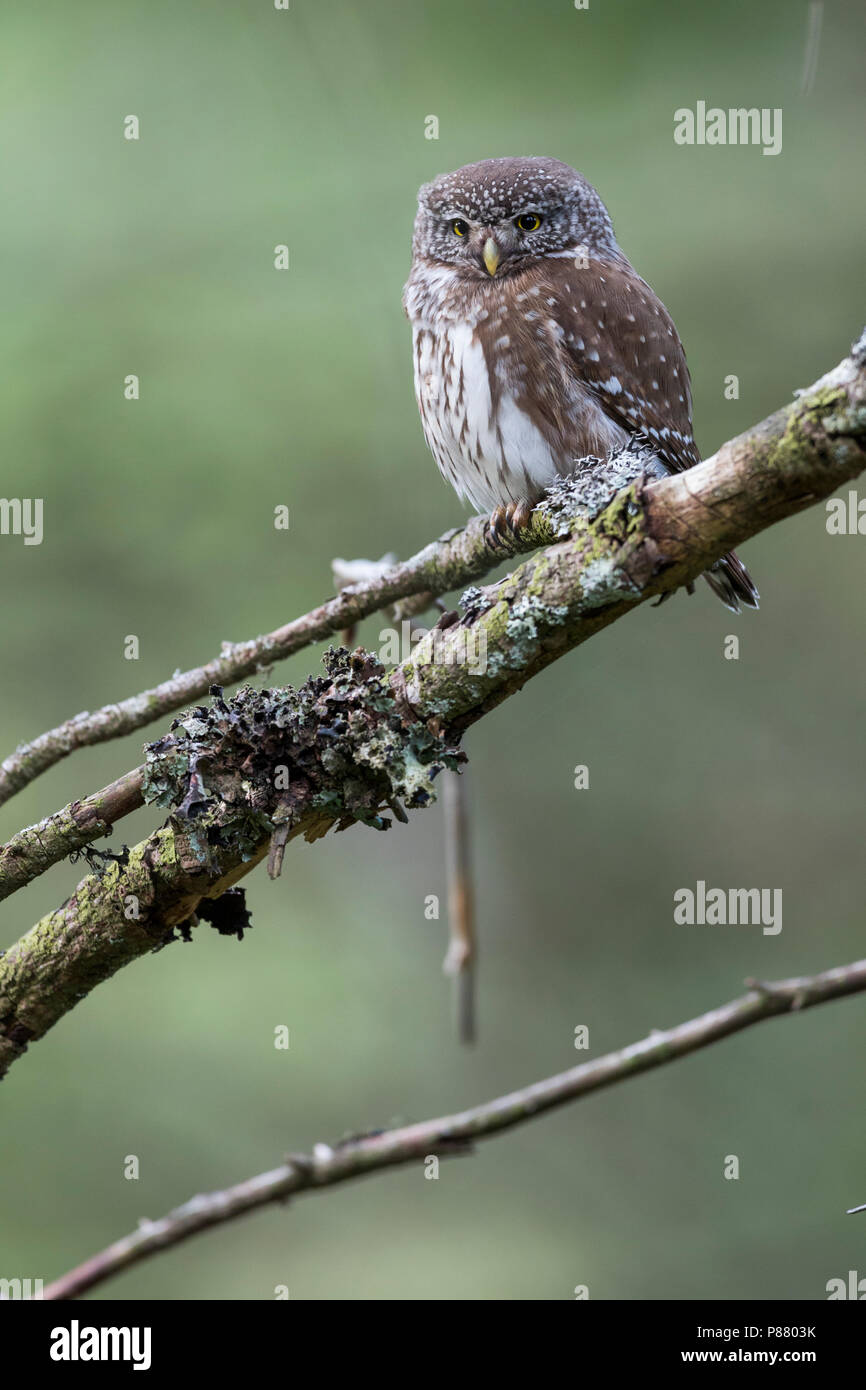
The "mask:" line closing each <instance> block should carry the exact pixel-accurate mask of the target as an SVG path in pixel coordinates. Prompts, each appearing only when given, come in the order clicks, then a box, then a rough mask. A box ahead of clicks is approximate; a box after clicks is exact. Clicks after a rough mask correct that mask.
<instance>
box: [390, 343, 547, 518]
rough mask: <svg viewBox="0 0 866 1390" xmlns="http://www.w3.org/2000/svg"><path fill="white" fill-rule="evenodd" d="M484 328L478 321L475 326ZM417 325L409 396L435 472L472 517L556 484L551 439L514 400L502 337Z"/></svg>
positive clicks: (513, 378) (513, 380)
mask: <svg viewBox="0 0 866 1390" xmlns="http://www.w3.org/2000/svg"><path fill="white" fill-rule="evenodd" d="M482 322H483V320H482ZM480 326H481V324H480V323H479V322H474V323H473V322H471V321H459V320H457V321H455V320H451V319H444V320H443V321H442V322H440V323H439V324H437V325H433V324H423V323H422V324H416V325H415V328H414V347H415V393H416V396H417V400H418V409H419V411H420V414H421V421H422V424H423V427H424V435H425V438H426V440H427V444H428V446H429V448H430V451H431V453H432V454H433V456H434V458H435V459H436V462H437V464H438V465H439V469H440V472H441V473H442V475H443V477H445V478H446V479H447V480H448V482H450V483H451V484H452V486H453V487H454V488H455V490H456V491H457V492H458V493H459V495H460V496H461V497H463V498H465V499H466V500H468V501H469V502H470V503H471V504H472V506H473V507H475V509H476V510H477V511H479V512H482V511H491V510H492V509H493V508H494V507H497V506H500V505H503V504H505V503H507V502H511V501H514V502H517V501H520V500H521V499H533V500H534V498H536V497H537V496H538V495H539V494H540V492H541V491H543V489H544V488H545V487H547V486H548V485H549V484H550V483H551V482H553V480H554V478H555V477H556V476H557V471H558V470H557V461H556V456H555V451H554V449H553V448H552V443H551V439H550V438H549V437H548V436H547V435H546V434H545V432H544V431H543V429H542V428H540V427H539V424H538V423H537V422H535V421H533V419H532V418H531V414H530V413H529V412H528V411H527V410H526V409H524V408H523V406H522V404H521V402H520V401H519V399H518V394H517V388H518V387H519V380H518V377H517V375H516V374H515V372H514V371H513V370H512V361H511V355H510V354H509V351H508V349H509V346H510V340H509V338H508V336H507V334H499V335H498V337H497V338H495V339H491V340H489V341H485V340H484V338H483V337H482V334H481V333H479V328H480Z"/></svg>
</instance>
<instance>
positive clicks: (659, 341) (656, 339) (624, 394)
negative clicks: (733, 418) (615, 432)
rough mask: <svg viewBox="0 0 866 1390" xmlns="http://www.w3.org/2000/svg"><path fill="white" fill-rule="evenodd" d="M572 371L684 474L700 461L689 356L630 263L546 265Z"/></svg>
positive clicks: (555, 314)
mask: <svg viewBox="0 0 866 1390" xmlns="http://www.w3.org/2000/svg"><path fill="white" fill-rule="evenodd" d="M546 269H547V270H548V272H549V274H550V278H551V289H552V293H551V294H550V295H549V297H548V299H547V303H548V306H550V305H553V307H552V308H551V309H550V313H551V314H552V316H553V318H554V319H555V321H556V323H557V324H558V326H559V328H560V330H561V332H562V339H561V342H562V346H563V348H564V351H565V355H566V358H567V361H568V364H569V367H570V369H571V371H572V372H573V374H574V377H575V379H576V380H578V381H579V382H580V383H581V385H583V386H584V387H586V388H588V389H589V390H591V391H592V393H593V395H594V396H595V398H596V399H597V401H598V403H599V405H600V406H601V407H602V409H603V410H604V412H605V414H606V415H607V416H609V418H610V419H612V420H614V421H615V422H616V423H617V424H618V425H620V426H622V428H623V429H626V430H628V431H629V432H630V433H633V434H640V433H643V434H645V435H646V436H647V438H648V440H649V443H650V445H651V447H652V448H653V449H654V450H655V452H656V453H657V454H659V455H660V457H661V458H662V459H663V460H664V461H665V463H667V464H668V466H669V467H670V468H671V469H673V470H675V471H677V472H680V471H681V470H682V469H685V468H691V467H692V466H693V465H694V464H696V463H699V462H700V455H699V453H698V450H697V447H696V445H695V441H694V439H693V437H692V392H691V381H690V378H689V369H688V366H687V365H686V355H685V352H684V351H683V345H682V343H681V342H680V340H679V335H678V334H677V330H676V328H675V327H674V324H673V320H672V319H671V316H670V314H669V313H668V311H667V309H666V308H665V306H664V305H663V304H662V302H661V300H660V299H659V298H658V297H657V296H656V295H655V294H654V293H653V291H652V290H651V289H650V287H649V285H648V284H647V283H646V281H644V280H642V279H641V278H640V276H639V275H638V274H637V273H636V271H634V270H633V269H632V267H631V266H630V265H629V264H628V262H627V261H623V262H618V261H609V260H599V259H598V258H597V257H592V258H591V259H590V263H589V268H588V269H581V268H580V267H579V265H577V264H576V263H575V261H573V260H571V259H570V258H563V259H561V260H558V261H554V260H552V259H551V260H549V261H548V262H547V265H546Z"/></svg>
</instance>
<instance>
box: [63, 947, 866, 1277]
mask: <svg viewBox="0 0 866 1390" xmlns="http://www.w3.org/2000/svg"><path fill="white" fill-rule="evenodd" d="M746 984H747V985H750V986H752V988H750V990H749V993H748V994H744V995H741V996H740V997H739V998H738V999H734V1000H731V1001H730V1002H729V1003H727V1004H722V1005H721V1006H720V1007H719V1008H716V1009H711V1010H710V1011H709V1012H708V1013H705V1014H700V1015H699V1016H698V1017H697V1018H692V1019H689V1020H688V1021H687V1022H686V1023H681V1024H679V1025H677V1026H676V1027H674V1028H669V1029H666V1030H664V1031H659V1030H656V1031H654V1032H652V1033H651V1034H650V1036H649V1037H647V1038H644V1039H642V1040H641V1041H640V1042H636V1043H632V1044H631V1046H629V1047H624V1048H622V1049H621V1050H620V1051H617V1052H609V1053H607V1054H606V1056H604V1057H599V1058H598V1059H597V1060H596V1061H593V1062H584V1063H582V1064H581V1065H580V1066H577V1067H572V1068H571V1069H570V1070H569V1071H565V1072H561V1073H560V1074H559V1075H558V1076H551V1077H548V1078H547V1079H545V1080H544V1081H538V1082H536V1083H535V1084H534V1085H531V1086H525V1087H523V1088H521V1089H520V1090H517V1091H512V1092H511V1093H510V1094H509V1095H505V1096H499V1097H497V1098H496V1099H495V1100H491V1101H487V1102H486V1103H485V1104H483V1105H477V1106H474V1107H473V1108H472V1109H470V1110H464V1111H461V1112H460V1113H459V1114H456V1115H446V1116H444V1117H442V1118H439V1119H435V1120H425V1121H423V1122H421V1123H420V1124H413V1125H406V1126H404V1127H403V1128H401V1129H392V1130H386V1131H383V1132H379V1133H373V1134H369V1135H361V1136H358V1137H357V1138H351V1139H349V1140H345V1141H343V1142H342V1143H339V1144H336V1145H334V1146H333V1147H331V1146H330V1145H327V1144H317V1145H316V1146H315V1148H314V1150H313V1152H312V1154H289V1155H287V1156H286V1160H285V1162H284V1163H283V1164H281V1165H280V1167H278V1168H273V1169H271V1171H270V1172H267V1173H259V1174H257V1175H256V1176H255V1177H253V1178H248V1179H247V1180H246V1181H245V1182H240V1183H237V1184H235V1186H233V1187H229V1188H226V1189H224V1190H223V1191H219V1192H208V1193H203V1194H200V1195H199V1196H197V1197H193V1198H192V1199H191V1200H190V1201H188V1202H186V1203H185V1204H184V1205H183V1206H181V1207H177V1208H175V1210H174V1211H171V1212H169V1213H168V1215H166V1216H164V1217H162V1219H161V1220H159V1221H144V1222H142V1223H141V1224H140V1225H139V1228H138V1230H137V1231H135V1232H133V1233H132V1234H131V1235H129V1236H126V1237H124V1238H123V1239H122V1240H118V1241H115V1243H114V1244H113V1245H109V1246H108V1247H107V1249H105V1250H103V1251H101V1252H100V1253H99V1254H98V1255H94V1256H93V1257H92V1258H91V1259H89V1260H86V1261H85V1262H84V1264H82V1265H79V1266H78V1267H77V1268H76V1269H73V1270H71V1271H70V1272H69V1273H68V1274H64V1275H63V1276H62V1277H61V1278H60V1279H57V1280H56V1281H55V1282H54V1283H53V1284H49V1285H48V1287H47V1288H46V1289H45V1290H44V1292H43V1298H44V1299H49V1300H58V1299H66V1298H77V1297H78V1296H79V1295H80V1294H82V1293H85V1292H86V1291H87V1290H88V1289H92V1288H94V1287H95V1286H96V1285H97V1284H102V1283H104V1282H105V1281H106V1280H107V1279H110V1278H111V1277H112V1276H113V1275H115V1274H118V1273H120V1271H121V1270H124V1269H128V1268H130V1266H131V1265H135V1264H140V1263H141V1261H142V1260H145V1259H147V1258H148V1257H149V1256H151V1255H154V1254H156V1253H157V1252H158V1251H160V1250H165V1249H168V1248H169V1247H171V1246H173V1245H179V1244H180V1243H181V1242H182V1241H184V1240H187V1239H189V1237H190V1236H193V1235H197V1234H199V1233H200V1232H202V1231H206V1230H209V1229H210V1228H211V1227H213V1226H220V1225H222V1224H224V1223H225V1222H227V1221H234V1220H236V1219H237V1218H238V1217H239V1216H245V1215H246V1214H247V1213H248V1212H251V1211H255V1210H256V1209H257V1208H258V1207H263V1206H267V1205H268V1204H269V1203H271V1202H279V1203H284V1202H286V1201H288V1199H289V1198H290V1197H292V1196H294V1195H296V1194H297V1193H301V1192H311V1191H315V1190H317V1189H321V1188H325V1187H333V1186H334V1185H335V1184H338V1183H343V1182H348V1181H351V1180H352V1179H355V1178H360V1177H363V1176H365V1175H366V1174H368V1173H374V1172H379V1171H382V1170H383V1169H385V1168H394V1167H398V1166H405V1165H406V1164H410V1163H418V1162H423V1161H424V1160H425V1159H426V1158H428V1157H430V1156H435V1157H437V1158H447V1157H450V1156H451V1155H453V1154H462V1153H466V1152H468V1151H470V1149H471V1146H472V1145H473V1144H474V1143H476V1142H477V1141H479V1140H483V1139H488V1138H491V1137H492V1136H493V1135H495V1134H499V1133H501V1132H503V1131H505V1130H509V1129H514V1128H515V1127H516V1126H517V1125H521V1124H525V1123H527V1122H528V1121H529V1120H533V1119H535V1118H536V1117H537V1116H539V1115H543V1114H545V1113H546V1112H547V1111H548V1110H555V1109H557V1108H558V1107H559V1106H562V1105H566V1104H568V1103H569V1102H571V1101H574V1100H578V1099H580V1097H581V1096H585V1095H588V1094H590V1092H592V1091H599V1090H602V1089H603V1088H604V1087H606V1086H612V1085H614V1084H615V1083H616V1082H619V1081H625V1080H627V1079H628V1078H629V1077H632V1076H636V1075H638V1074H639V1073H640V1072H645V1071H651V1070H653V1069H654V1068H655V1067H660V1066H664V1065H666V1064H667V1063H668V1062H672V1061H674V1060H675V1059H676V1058H678V1057H685V1056H687V1055H688V1054H689V1053H691V1052H697V1051H698V1050H699V1049H700V1048H704V1047H708V1046H709V1045H710V1044H711V1043H714V1042H718V1041H719V1040H720V1039H721V1038H726V1037H730V1036H731V1035H732V1034H733V1033H739V1032H741V1031H742V1030H743V1029H744V1028H750V1027H752V1025H753V1024H755V1023H760V1022H761V1021H762V1020H764V1019H768V1018H774V1017H777V1016H778V1015H780V1014H789V1013H794V1012H797V1011H801V1010H803V1009H809V1008H812V1007H813V1006H815V1005H816V1004H825V1003H827V1002H828V1001H830V1000H833V999H843V998H845V997H846V996H847V995H851V994H857V993H860V992H862V991H863V990H866V960H861V961H855V962H854V963H853V964H851V965H846V966H840V967H838V968H836V969H834V970H826V971H824V972H823V973H822V974H820V975H811V976H803V977H801V978H798V979H791V980H780V981H778V982H776V983H774V984H757V983H756V982H753V981H748V980H747V981H746Z"/></svg>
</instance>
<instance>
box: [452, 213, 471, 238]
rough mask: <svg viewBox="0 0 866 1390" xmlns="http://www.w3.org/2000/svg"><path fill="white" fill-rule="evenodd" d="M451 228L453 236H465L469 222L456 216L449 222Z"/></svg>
mask: <svg viewBox="0 0 866 1390" xmlns="http://www.w3.org/2000/svg"><path fill="white" fill-rule="evenodd" d="M451 230H452V232H453V233H454V235H455V236H465V235H466V233H467V232H468V231H469V223H468V222H464V221H463V218H462V217H457V218H455V220H454V221H453V222H452V223H451Z"/></svg>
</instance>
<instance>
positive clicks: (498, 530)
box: [484, 507, 508, 551]
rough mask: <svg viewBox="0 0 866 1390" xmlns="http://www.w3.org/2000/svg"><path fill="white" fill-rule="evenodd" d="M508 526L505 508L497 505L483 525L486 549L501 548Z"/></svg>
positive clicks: (494, 549)
mask: <svg viewBox="0 0 866 1390" xmlns="http://www.w3.org/2000/svg"><path fill="white" fill-rule="evenodd" d="M507 528H508V515H507V508H505V507H497V508H496V510H495V511H494V512H491V513H490V516H489V517H488V518H487V525H486V526H485V527H484V542H485V545H486V546H487V548H488V550H493V551H498V550H502V549H503V547H504V542H505V532H506V530H507Z"/></svg>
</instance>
